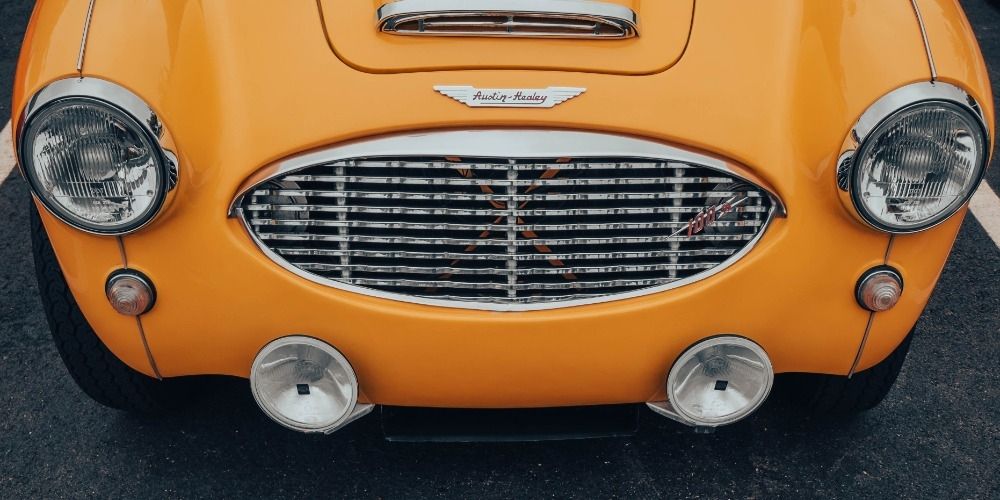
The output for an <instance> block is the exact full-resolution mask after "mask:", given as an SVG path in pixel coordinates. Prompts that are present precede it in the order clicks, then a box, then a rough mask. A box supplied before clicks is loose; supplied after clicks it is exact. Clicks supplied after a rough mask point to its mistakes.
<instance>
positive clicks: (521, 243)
mask: <svg viewBox="0 0 1000 500" xmlns="http://www.w3.org/2000/svg"><path fill="white" fill-rule="evenodd" d="M498 233H499V232H498ZM753 236H754V235H753V234H737V235H726V234H696V235H694V236H634V237H609V238H532V239H528V240H515V241H509V240H508V239H507V238H506V235H505V234H498V235H497V236H492V237H488V238H422V237H417V236H394V237H389V236H365V235H339V234H288V233H258V234H257V237H258V238H260V239H262V240H265V241H266V240H272V241H330V242H343V241H346V242H348V243H378V244H386V245H429V246H470V245H471V246H511V245H513V246H518V247H534V246H539V245H546V246H551V245H627V244H646V243H662V242H669V241H677V242H681V241H687V242H705V241H749V240H751V239H753Z"/></svg>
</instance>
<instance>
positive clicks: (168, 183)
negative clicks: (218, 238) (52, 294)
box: [14, 77, 180, 236]
mask: <svg viewBox="0 0 1000 500" xmlns="http://www.w3.org/2000/svg"><path fill="white" fill-rule="evenodd" d="M79 98H83V99H90V100H94V101H97V102H100V103H101V104H106V105H111V106H114V107H116V108H118V109H119V110H121V111H122V112H124V113H125V114H126V115H128V116H130V117H132V119H133V120H135V122H136V123H137V124H139V126H140V127H142V129H143V130H144V131H145V132H146V133H147V134H148V135H149V137H151V138H153V139H155V141H156V142H157V143H158V144H159V146H160V153H161V157H162V158H161V159H162V161H161V164H162V165H163V170H164V171H163V172H161V174H162V175H163V182H164V186H165V187H166V193H165V194H164V196H163V199H162V200H161V201H160V206H159V207H158V208H157V209H156V213H154V214H153V215H152V216H151V217H150V218H149V219H148V220H147V221H146V222H144V223H143V224H141V225H139V226H137V227H135V228H132V229H130V230H128V231H122V232H114V233H102V232H95V231H91V230H88V229H85V228H82V227H79V226H76V225H74V224H73V223H72V222H70V221H67V220H66V219H65V218H63V216H61V215H60V214H59V213H57V212H56V211H55V210H50V209H49V207H48V205H47V204H46V203H45V202H44V201H42V206H43V207H45V209H46V210H48V212H49V213H51V214H52V215H53V216H54V217H56V218H58V219H59V220H61V221H63V222H65V223H66V224H69V225H70V226H72V227H73V228H75V229H77V230H79V231H83V232H86V233H89V234H95V235H100V236H114V235H118V236H120V235H124V234H130V233H134V232H136V231H138V230H140V229H142V228H143V227H146V226H147V225H149V224H150V223H151V222H153V221H154V220H156V218H157V216H159V214H160V213H162V212H163V208H164V207H166V206H167V205H168V204H169V202H170V200H171V198H172V195H173V194H174V193H173V191H174V188H175V187H177V182H178V179H179V175H180V164H179V162H178V160H177V155H176V154H175V153H174V150H175V144H174V140H173V136H171V135H170V132H169V131H168V130H167V128H166V127H165V126H164V125H163V122H161V121H160V117H159V115H157V114H156V112H155V111H153V109H152V108H150V107H149V105H148V104H146V102H145V101H143V100H142V98H140V97H139V96H137V95H135V94H134V93H132V91H130V90H128V89H126V88H125V87H122V86H121V85H118V84H116V83H113V82H109V81H107V80H102V79H99V78H92V77H85V78H66V79H63V80H56V81H54V82H52V83H50V84H48V85H46V86H45V87H42V89H41V90H39V91H38V92H37V93H35V95H33V96H31V99H29V100H28V103H27V104H26V105H25V107H24V111H23V112H22V113H21V118H20V120H19V121H18V124H17V130H16V131H15V132H14V154H15V155H16V156H17V163H18V165H20V166H21V172H22V174H23V175H24V177H25V179H26V180H28V181H29V182H28V184H29V186H30V187H31V189H32V192H33V193H34V190H35V188H34V186H33V185H32V184H33V183H32V182H31V181H30V177H29V176H28V175H27V172H26V171H25V170H24V169H25V165H27V163H26V162H25V161H24V158H23V155H22V152H23V151H22V150H23V144H21V139H22V135H23V133H24V129H25V128H26V127H27V124H28V122H29V121H30V120H31V118H32V117H33V116H34V115H35V114H36V113H38V112H39V111H41V110H42V109H44V108H45V107H46V106H47V105H49V104H51V103H53V102H56V101H59V100H62V99H79ZM34 194H35V196H36V197H37V198H38V199H39V200H40V201H41V200H44V198H42V197H41V196H38V194H37V193H34Z"/></svg>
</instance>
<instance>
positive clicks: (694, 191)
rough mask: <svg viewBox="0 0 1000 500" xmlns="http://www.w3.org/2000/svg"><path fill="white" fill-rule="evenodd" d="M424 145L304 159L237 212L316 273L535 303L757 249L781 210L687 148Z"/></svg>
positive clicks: (488, 300) (618, 290) (572, 298)
mask: <svg viewBox="0 0 1000 500" xmlns="http://www.w3.org/2000/svg"><path fill="white" fill-rule="evenodd" d="M461 133H462V132H458V134H461ZM470 133H471V134H476V133H475V132H465V134H470ZM512 133H517V132H512ZM521 133H527V134H532V133H534V132H521ZM446 134H447V133H446ZM452 134H455V133H452ZM500 134H503V132H500ZM566 134H576V135H579V134H584V135H593V136H600V137H602V138H607V137H608V136H606V135H603V134H591V133H572V132H568V133H566ZM479 137H482V136H479ZM576 138H577V139H579V137H576ZM612 138H614V136H612ZM626 140H630V141H635V140H634V139H626ZM642 142H646V141H642ZM474 147H475V146H471V147H466V148H464V149H473V148H474ZM662 147H664V148H666V146H662ZM418 149H419V148H418ZM454 149H459V150H461V149H463V148H461V147H459V148H454ZM584 149H586V148H584ZM668 149H669V150H674V151H680V150H675V149H674V148H668ZM546 152H547V151H546ZM415 153H417V154H414V155H400V154H393V155H378V154H372V155H364V156H352V157H348V158H339V159H333V160H331V161H324V162H322V163H320V164H312V165H309V166H306V167H295V168H294V169H291V170H286V171H283V172H281V173H280V174H278V175H276V176H273V177H272V178H270V179H268V180H267V181H265V182H262V183H259V184H257V185H256V186H254V187H252V188H250V189H248V190H247V191H246V192H245V193H244V194H243V195H242V197H241V199H239V200H238V201H237V207H238V208H239V210H238V211H239V213H240V214H241V217H242V219H243V221H244V223H245V225H246V226H247V228H248V230H249V231H250V233H251V234H252V236H253V237H254V239H255V241H256V242H257V243H258V245H259V246H261V248H262V249H264V251H265V253H267V254H268V255H269V256H270V257H271V258H272V259H274V260H276V261H277V262H279V263H280V264H282V265H283V266H285V267H286V268H289V269H291V270H293V271H296V273H297V274H299V275H301V276H305V277H307V278H309V279H312V280H314V281H319V282H321V283H324V284H327V285H331V286H337V287H341V288H348V289H350V290H353V291H359V292H362V293H367V294H371V295H378V296H383V297H387V298H393V299H397V300H404V301H411V302H420V303H429V304H435V305H444V306H451V307H462V308H473V309H489V310H532V309H545V308H552V307H563V306H570V305H578V304H584V303H594V302H603V301H607V300H616V299H620V298H626V297H631V296H637V295H644V294H647V293H653V292H655V291H659V290H665V289H669V288H673V287H676V286H680V285H683V284H685V283H689V282H692V281H696V280H700V279H702V278H704V277H707V276H710V275H712V274H714V273H716V272H718V271H720V270H721V269H723V268H725V267H727V266H728V265H729V264H731V263H732V262H734V261H735V260H737V259H738V258H739V257H741V256H742V255H743V254H745V253H746V252H747V251H749V249H750V247H751V246H752V245H753V244H754V243H755V242H756V240H757V239H758V238H759V237H760V236H761V235H762V234H763V232H764V230H765V228H766V226H767V225H768V223H769V222H770V220H771V218H772V216H773V215H774V214H775V211H776V208H780V207H779V204H780V202H778V201H777V199H776V198H773V196H772V195H771V194H770V193H769V192H767V191H766V190H764V189H762V188H760V187H758V186H756V185H754V184H752V183H750V182H748V181H746V180H744V179H741V178H739V177H737V176H735V175H734V174H733V173H731V172H728V171H725V170H720V168H719V165H718V164H717V163H715V162H714V160H710V159H708V158H706V160H710V161H705V162H704V163H713V165H714V168H713V167H709V166H706V165H702V164H699V163H696V162H692V161H691V159H692V158H691V156H692V155H690V154H686V155H679V156H682V157H680V158H677V159H668V158H650V157H642V156H618V155H607V156H593V155H592V154H590V153H589V152H587V153H588V154H585V155H575V156H562V155H560V156H539V157H526V156H521V155H519V156H516V157H511V158H497V157H496V156H486V155H484V156H471V155H469V154H464V155H461V156H455V155H447V154H441V155H426V154H419V152H417V151H415ZM685 153H686V152H685Z"/></svg>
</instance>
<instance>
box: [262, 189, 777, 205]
mask: <svg viewBox="0 0 1000 500" xmlns="http://www.w3.org/2000/svg"><path fill="white" fill-rule="evenodd" d="M504 187H509V185H508V186H504ZM255 194H257V195H258V196H289V197H295V196H299V197H309V196H313V197H322V198H360V199H369V200H420V201H496V202H507V201H518V202H522V201H523V202H530V201H543V202H544V201H565V200H665V199H677V198H708V197H720V196H723V197H725V196H735V195H737V194H739V195H745V196H748V197H750V198H754V197H757V196H760V194H759V193H736V192H734V191H718V192H697V191H696V192H660V193H569V194H558V193H553V194H537V195H536V194H468V193H411V192H398V191H397V192H391V193H385V192H376V191H331V190H327V189H262V190H260V191H259V192H257V193H255Z"/></svg>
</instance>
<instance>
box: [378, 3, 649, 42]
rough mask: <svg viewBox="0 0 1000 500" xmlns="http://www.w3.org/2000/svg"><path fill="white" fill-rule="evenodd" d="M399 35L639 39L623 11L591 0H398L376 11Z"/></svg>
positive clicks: (384, 26)
mask: <svg viewBox="0 0 1000 500" xmlns="http://www.w3.org/2000/svg"><path fill="white" fill-rule="evenodd" d="M378 27H379V29H380V30H381V31H383V32H386V33H392V34H396V35H424V36H489V37H528V38H598V39H622V38H631V37H634V36H638V16H636V14H635V12H634V11H632V9H629V8H628V7H625V6H623V5H618V4H613V3H606V2H595V1H588V0H479V1H468V0H398V1H395V2H391V3H387V4H385V5H383V6H382V7H380V8H379V9H378Z"/></svg>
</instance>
